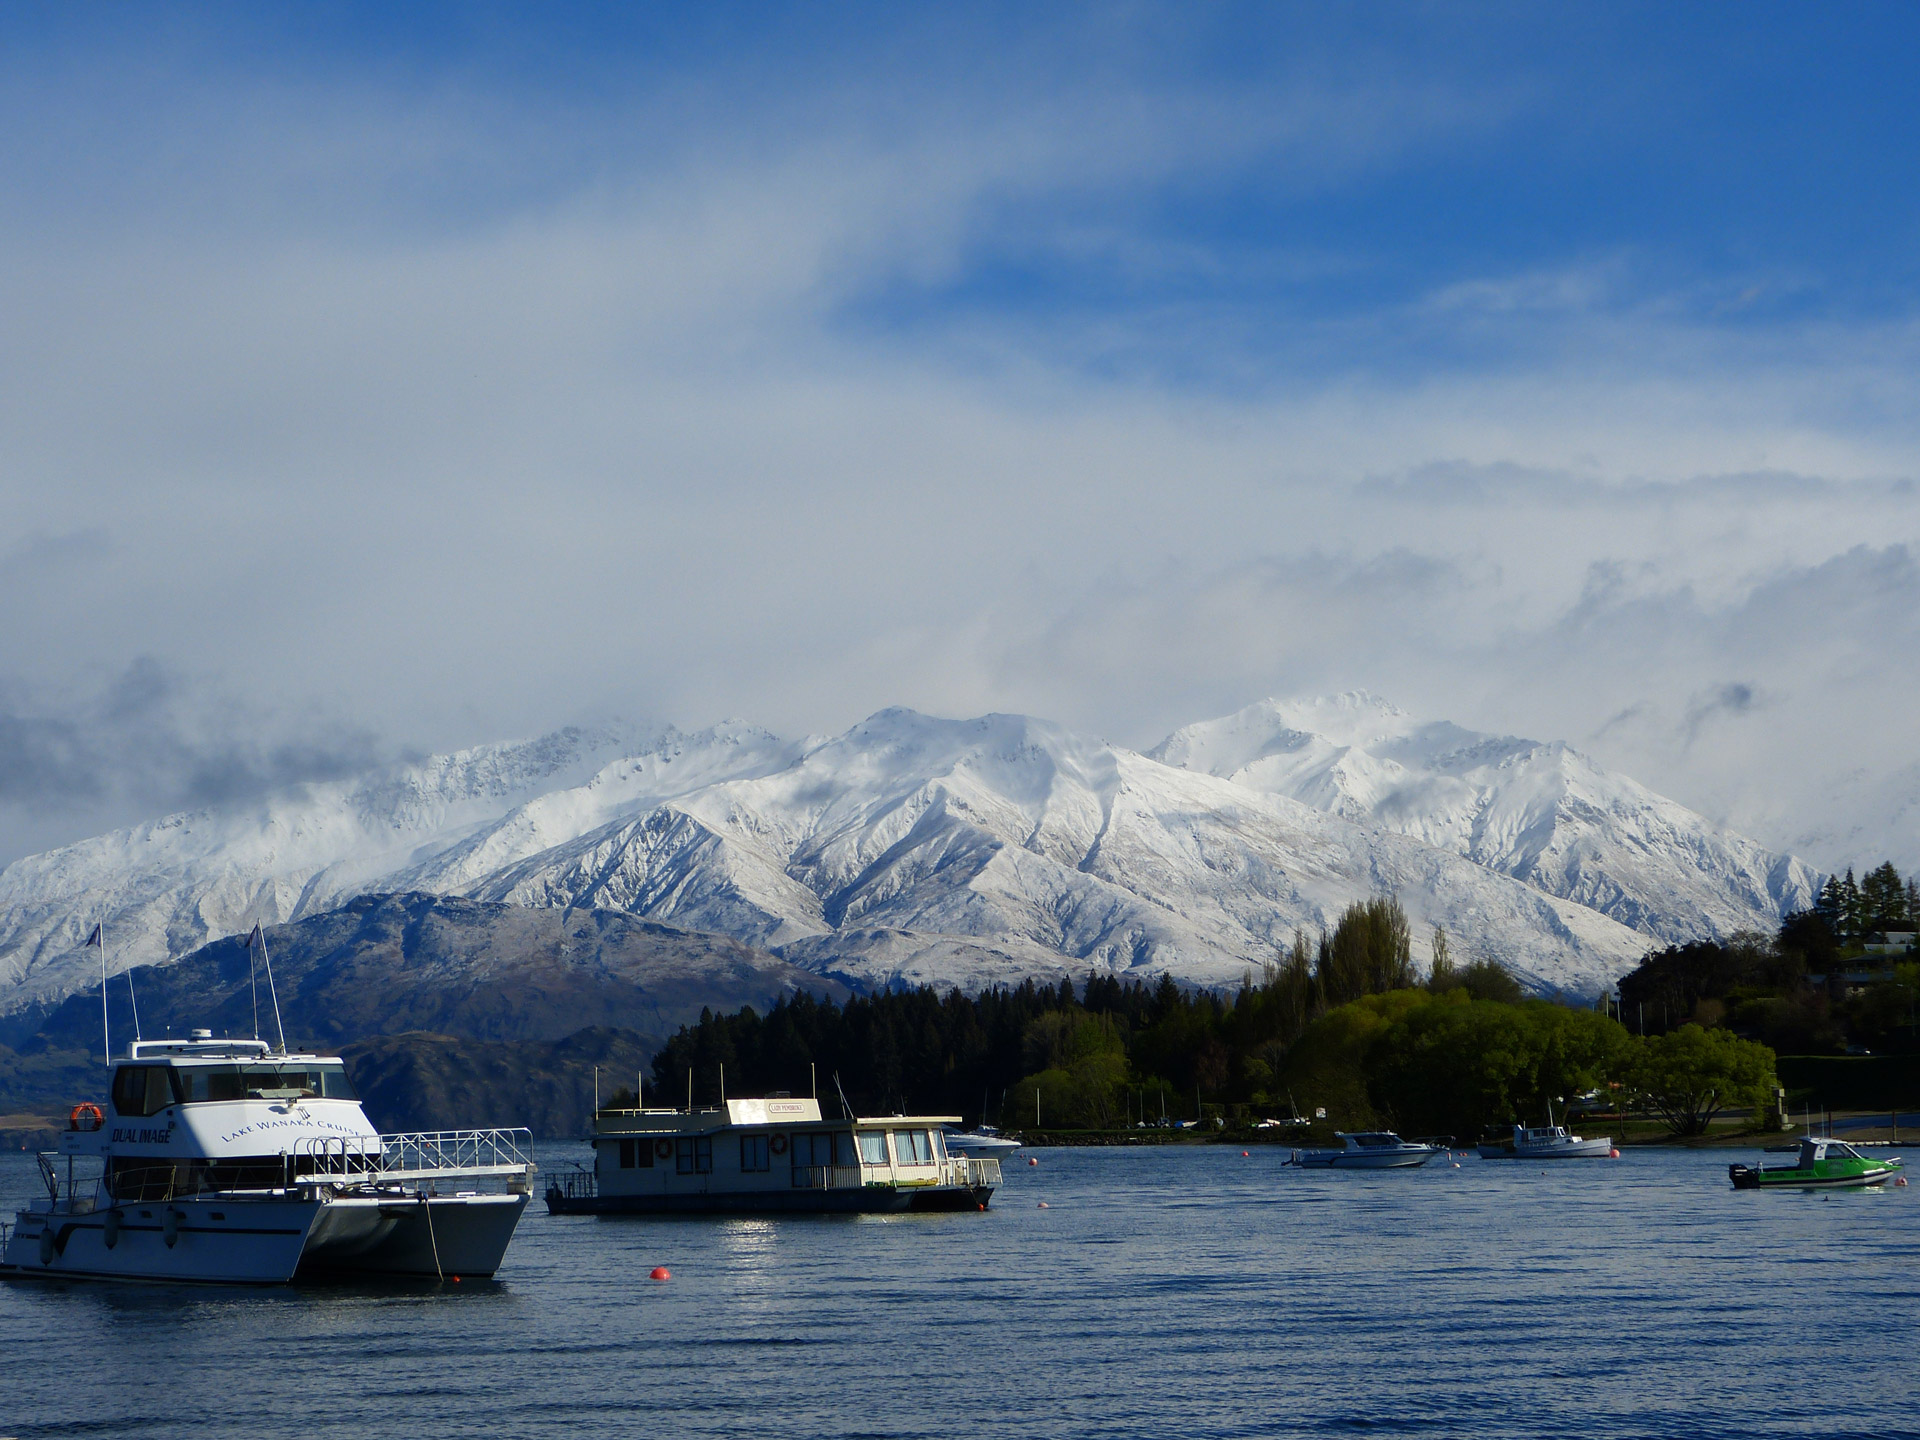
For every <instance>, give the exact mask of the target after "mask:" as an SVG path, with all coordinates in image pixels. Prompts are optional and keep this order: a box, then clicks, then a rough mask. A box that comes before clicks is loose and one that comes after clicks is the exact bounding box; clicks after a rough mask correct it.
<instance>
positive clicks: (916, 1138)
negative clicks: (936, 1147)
mask: <svg viewBox="0 0 1920 1440" xmlns="http://www.w3.org/2000/svg"><path fill="white" fill-rule="evenodd" d="M893 1154H894V1158H895V1160H896V1161H897V1162H898V1163H899V1164H902V1165H931V1164H933V1141H932V1140H930V1139H928V1138H927V1132H926V1131H924V1130H896V1131H894V1132H893Z"/></svg>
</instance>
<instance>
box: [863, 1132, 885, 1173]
mask: <svg viewBox="0 0 1920 1440" xmlns="http://www.w3.org/2000/svg"><path fill="white" fill-rule="evenodd" d="M860 1163H861V1164H862V1165H884V1164H886V1163H887V1132H886V1131H884V1130H862V1131H861V1132H860Z"/></svg>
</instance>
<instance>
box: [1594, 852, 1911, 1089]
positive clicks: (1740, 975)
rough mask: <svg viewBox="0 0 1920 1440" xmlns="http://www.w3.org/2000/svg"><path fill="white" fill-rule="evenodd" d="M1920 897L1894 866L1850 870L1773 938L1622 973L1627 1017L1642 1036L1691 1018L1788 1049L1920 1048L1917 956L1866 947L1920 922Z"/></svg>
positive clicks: (1684, 948) (1659, 954)
mask: <svg viewBox="0 0 1920 1440" xmlns="http://www.w3.org/2000/svg"><path fill="white" fill-rule="evenodd" d="M1913 895H1914V885H1913V882H1912V881H1911V880H1902V879H1901V876H1900V873H1899V871H1898V870H1896V869H1895V868H1894V867H1893V865H1892V864H1891V863H1887V864H1884V865H1881V866H1879V867H1877V868H1876V869H1874V870H1872V871H1869V872H1868V874H1867V877H1866V879H1865V880H1864V881H1862V882H1860V883H1857V884H1856V883H1855V881H1854V878H1853V872H1852V870H1851V869H1849V870H1848V871H1847V872H1846V874H1845V876H1844V877H1834V876H1830V877H1828V879H1827V881H1826V883H1825V884H1824V885H1823V886H1822V887H1821V891H1820V898H1819V900H1818V902H1817V903H1816V904H1815V905H1814V906H1813V907H1812V908H1811V909H1807V910H1801V911H1797V912H1795V913H1793V914H1791V915H1788V916H1787V917H1786V918H1785V919H1784V920H1782V921H1781V923H1780V926H1779V928H1778V929H1777V930H1776V931H1775V932H1774V933H1773V934H1771V935H1767V934H1761V933H1747V934H1740V935H1732V936H1729V937H1727V938H1726V939H1725V940H1719V941H1694V942H1691V943H1688V944H1685V945H1670V946H1667V947H1666V948H1665V949H1662V950H1658V951H1655V952H1653V953H1651V954H1649V955H1648V956H1647V957H1646V959H1644V960H1643V961H1642V962H1641V963H1640V964H1639V965H1638V966H1637V967H1636V968H1635V969H1634V970H1633V971H1631V972H1630V973H1629V974H1627V975H1625V976H1623V977H1622V978H1621V981H1620V987H1619V995H1620V1006H1619V1016H1620V1019H1621V1020H1622V1022H1623V1023H1625V1024H1626V1026H1627V1027H1628V1028H1629V1029H1630V1030H1632V1031H1633V1032H1634V1033H1635V1034H1641V1035H1660V1034H1664V1033H1666V1032H1667V1031H1669V1030H1672V1029H1675V1028H1678V1027H1679V1026H1682V1025H1686V1024H1694V1025H1699V1026H1702V1027H1705V1028H1707V1029H1715V1028H1719V1029H1725V1030H1729V1031H1731V1032H1732V1033H1734V1034H1736V1035H1740V1036H1743V1037H1745V1038H1748V1039H1752V1040H1757V1041H1760V1042H1761V1043H1763V1044H1765V1045H1767V1046H1769V1047H1770V1048H1772V1049H1774V1050H1776V1051H1778V1052H1779V1053H1780V1054H1783V1055H1831V1054H1839V1053H1842V1052H1845V1051H1848V1050H1855V1051H1858V1050H1871V1051H1874V1052H1876V1053H1887V1052H1907V1051H1914V1050H1920V965H1917V964H1916V963H1915V959H1916V957H1915V956H1914V955H1913V954H1912V953H1911V952H1909V953H1906V954H1897V953H1877V954H1871V955H1870V954H1868V953H1867V951H1866V948H1865V947H1866V945H1867V944H1868V943H1869V942H1876V943H1884V937H1885V936H1887V935H1888V934H1890V933H1891V934H1895V935H1898V934H1900V933H1901V932H1902V931H1903V930H1911V929H1913V928H1914V922H1913V913H1914V910H1913V905H1914V900H1913ZM1849 972H1853V973H1854V979H1852V980H1849V979H1847V978H1846V976H1847V975H1848V973H1849ZM1862 974H1864V976H1865V977H1866V978H1864V979H1863V978H1861V976H1862Z"/></svg>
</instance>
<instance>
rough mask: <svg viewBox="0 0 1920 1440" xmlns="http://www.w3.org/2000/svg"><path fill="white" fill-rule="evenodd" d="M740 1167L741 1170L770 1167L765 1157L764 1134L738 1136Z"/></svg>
mask: <svg viewBox="0 0 1920 1440" xmlns="http://www.w3.org/2000/svg"><path fill="white" fill-rule="evenodd" d="M740 1168H741V1169H742V1170H766V1169H768V1168H770V1166H769V1162H768V1159H767V1137H766V1136H765V1135H742V1136H741V1137H740Z"/></svg>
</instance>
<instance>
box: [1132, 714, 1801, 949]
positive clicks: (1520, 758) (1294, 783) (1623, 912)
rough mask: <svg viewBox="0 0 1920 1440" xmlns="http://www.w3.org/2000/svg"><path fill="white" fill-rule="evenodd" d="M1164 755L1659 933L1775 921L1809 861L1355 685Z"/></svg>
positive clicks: (1797, 892)
mask: <svg viewBox="0 0 1920 1440" xmlns="http://www.w3.org/2000/svg"><path fill="white" fill-rule="evenodd" d="M1151 753H1152V754H1153V755H1154V756H1155V757H1157V758H1159V759H1161V760H1163V761H1165V762H1166V763H1167V764H1169V765H1175V766H1179V767H1181V768H1184V769H1190V770H1196V771H1202V772H1204V773H1207V774H1211V775H1217V776H1221V777H1224V778H1227V779H1230V780H1232V781H1233V782H1235V783H1236V784H1239V785H1242V786H1245V787H1247V788H1249V789H1254V790H1258V791H1261V792H1262V793H1264V794H1269V795H1281V796H1286V797H1289V798H1291V799H1295V800H1299V801H1302V802H1304V803H1306V804H1309V805H1312V806H1314V807H1316V808H1317V809H1321V810H1324V811H1327V812H1329V813H1331V814H1336V815H1342V816H1345V817H1347V818H1348V819H1351V820H1355V821H1359V822H1362V823H1367V824H1371V825H1377V826H1380V827H1383V828H1386V829H1389V830H1393V831H1397V832H1399V833H1400V834H1403V835H1409V836H1413V837H1415V838H1417V839H1419V840H1422V841H1424V842H1426V843H1427V844H1429V845H1433V846H1437V847H1439V848H1441V849H1445V850H1450V851H1452V852H1454V853H1455V854H1458V855H1462V856H1465V857H1466V858H1467V859H1469V860H1472V861H1473V862H1474V863H1475V864H1478V865H1483V866H1486V867H1487V868H1488V869H1491V870H1496V871H1499V872H1500V873H1502V874H1506V875H1512V876H1514V877H1515V878H1517V879H1520V880H1523V881H1525V882H1527V883H1528V884H1530V885H1532V886H1534V887H1536V888H1537V889H1540V890H1543V891H1545V892H1546V893H1548V894H1550V895H1556V896H1559V897H1561V898H1563V899H1567V900H1572V901H1575V902H1576V903H1578V904H1580V905H1583V906H1586V907H1588V908H1590V909H1593V910H1597V911H1599V912H1600V913H1602V914H1604V915H1607V916H1610V917H1611V918H1613V919H1615V920H1618V921H1619V922H1621V923H1622V924H1624V925H1627V926H1630V927H1632V928H1633V929H1636V930H1639V931H1642V932H1644V933H1645V934H1647V935H1650V936H1656V937H1658V938H1660V939H1663V940H1668V941H1685V940H1695V939H1712V938H1717V937H1722V936H1725V935H1728V934H1731V933H1733V932H1734V931H1737V930H1771V929H1772V928H1773V927H1774V926H1775V925H1776V924H1778V922H1779V919H1780V917H1781V915H1782V914H1784V913H1785V912H1786V911H1788V910H1793V909H1799V908H1802V907H1804V906H1806V905H1809V904H1811V903H1812V899H1813V895H1814V891H1815V889H1816V888H1817V886H1818V884H1819V878H1820V877H1819V875H1818V873H1817V872H1816V871H1814V870H1813V869H1812V868H1811V867H1809V866H1807V865H1805V864H1803V863H1802V862H1801V861H1799V860H1796V859H1794V858H1793V857H1791V856H1783V855H1775V854H1772V853H1770V852H1768V851H1767V850H1765V849H1763V848H1762V847H1760V846H1759V845H1757V844H1755V843H1754V842H1753V841H1751V840H1748V839H1746V838H1745V837H1744V836H1741V835H1737V834H1735V833H1733V832H1732V831H1729V830H1726V829H1723V828H1721V827H1719V826H1716V825H1714V824H1713V823H1712V822H1711V821H1709V820H1707V819H1706V818H1705V817H1703V816H1700V815H1697V814H1695V813H1694V812H1693V811H1691V810H1688V809H1686V808H1685V807H1684V806H1682V805H1678V804H1676V803H1675V802H1673V801H1671V800H1668V799H1665V798H1664V797H1662V796H1660V795H1656V794H1654V793H1653V792H1652V791H1650V790H1648V789H1646V788H1645V787H1644V786H1642V785H1639V784H1636V783H1635V782H1634V781H1632V780H1628V779H1626V778H1625V777H1623V776H1619V775H1613V774H1610V773H1608V772H1607V771H1605V770H1602V769H1601V768H1600V767H1599V766H1598V765H1596V764H1594V762H1593V761H1591V760H1590V759H1588V758H1587V757H1586V756H1584V755H1582V754H1580V753H1579V752H1578V751H1576V750H1573V749H1571V748H1569V747H1568V746H1566V745H1564V744H1560V743H1553V744H1540V743H1538V742H1535V741H1531V740H1521V739H1516V738H1514V737H1512V736H1495V735H1483V734H1478V733H1476V732H1474V731H1471V730H1463V729H1461V728H1460V727H1459V726H1457V725H1452V724H1447V723H1445V722H1438V723H1428V722H1422V721H1420V720H1417V719H1415V718H1414V717H1413V716H1411V715H1408V714H1407V713H1406V712H1404V711H1401V710H1398V709H1396V708H1395V707H1393V706H1392V705H1389V704H1387V703H1386V702H1385V701H1382V700H1379V699H1377V698H1376V697H1374V696H1371V695H1367V694H1364V693H1360V692H1350V693H1348V694H1344V695H1338V696H1333V697H1329V698H1325V699H1319V700H1308V701H1294V702H1282V701H1278V700H1266V701H1262V702H1261V703H1260V704H1257V705H1252V706H1249V707H1248V708H1247V709H1245V710H1242V711H1240V712H1238V713H1237V714H1234V715H1229V716H1226V717H1224V718H1222V719H1219V720H1210V721H1205V722H1203V723H1201V724H1198V725H1190V726H1187V727H1186V728H1185V729H1183V730H1179V731H1176V732H1175V733H1174V734H1173V735H1171V736H1169V737H1168V738H1167V739H1166V740H1165V741H1163V742H1162V743H1161V744H1160V745H1159V746H1157V747H1155V749H1154V750H1153V751H1152V752H1151Z"/></svg>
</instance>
